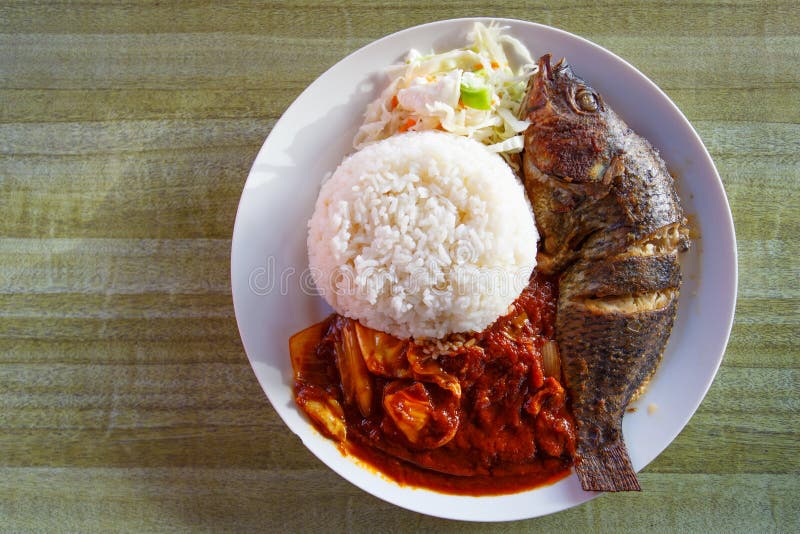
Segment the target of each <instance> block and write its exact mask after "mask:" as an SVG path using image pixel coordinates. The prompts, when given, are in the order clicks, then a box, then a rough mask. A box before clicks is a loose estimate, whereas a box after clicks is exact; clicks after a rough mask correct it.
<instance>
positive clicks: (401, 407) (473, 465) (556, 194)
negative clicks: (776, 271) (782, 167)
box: [289, 24, 689, 495]
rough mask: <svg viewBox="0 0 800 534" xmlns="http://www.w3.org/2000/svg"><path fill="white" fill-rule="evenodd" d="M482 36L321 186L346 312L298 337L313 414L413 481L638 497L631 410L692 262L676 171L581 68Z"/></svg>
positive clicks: (484, 31) (436, 64)
mask: <svg viewBox="0 0 800 534" xmlns="http://www.w3.org/2000/svg"><path fill="white" fill-rule="evenodd" d="M471 37H472V44H471V45H470V46H468V47H467V48H463V49H457V50H453V51H449V52H445V53H442V54H430V55H421V54H419V53H417V52H414V51H412V52H411V53H410V54H409V56H408V58H407V60H406V62H405V64H404V65H402V66H397V67H393V68H392V69H391V71H390V77H391V81H390V83H389V85H388V87H387V88H386V89H385V90H384V91H383V93H382V94H381V95H380V96H379V97H378V99H376V100H375V101H374V102H373V103H372V104H370V105H369V107H368V109H367V111H366V114H365V121H364V124H363V125H362V126H361V128H360V129H359V131H358V134H357V135H356V138H355V140H354V147H355V148H356V151H355V152H354V153H353V154H351V155H350V156H348V157H347V158H345V160H344V161H343V162H342V163H341V165H340V166H339V167H338V168H337V169H336V171H335V172H334V173H333V175H332V176H331V177H330V178H329V179H328V180H327V181H325V183H324V184H323V185H322V188H321V190H320V194H319V197H318V199H317V202H316V206H315V209H314V213H313V215H312V217H311V220H310V222H309V233H308V251H309V267H310V270H311V273H312V276H313V278H314V282H315V284H316V286H317V288H318V289H319V291H320V293H321V294H322V296H323V297H324V298H325V300H326V301H327V302H328V303H329V304H330V305H331V307H332V308H333V309H334V311H335V313H334V314H332V315H331V316H330V317H328V318H327V319H325V320H324V321H322V322H320V323H318V324H315V325H312V326H310V327H308V328H307V329H305V330H303V331H301V332H298V333H297V334H295V335H294V336H292V337H291V339H290V340H289V348H290V354H291V359H292V366H293V369H294V378H295V399H296V401H297V404H298V406H299V407H300V408H301V409H302V410H303V411H304V412H305V413H306V414H307V415H308V416H309V419H310V420H311V421H312V422H313V423H314V425H315V426H316V427H317V428H318V429H319V430H320V432H322V433H323V434H325V435H326V436H328V437H330V438H331V439H333V440H336V441H337V442H338V443H339V445H340V447H341V449H342V450H343V451H344V452H346V453H348V454H352V455H355V456H356V457H358V458H360V459H361V460H363V461H365V462H366V463H368V464H370V465H372V466H373V467H374V468H376V469H377V470H379V471H380V472H382V473H383V474H385V475H387V476H388V477H390V478H392V479H394V480H396V481H398V482H400V483H406V484H411V485H415V486H421V487H428V488H432V489H436V490H439V491H445V492H448V493H461V494H472V495H488V494H500V493H509V492H515V491H521V490H523V489H529V488H533V487H536V486H539V485H542V484H546V483H550V482H553V481H555V480H558V479H560V478H563V477H564V476H566V475H567V474H568V473H569V472H570V468H571V467H572V466H573V465H574V467H575V470H576V472H577V473H578V476H579V478H580V481H581V484H582V486H583V488H584V489H585V490H592V491H626V490H638V489H640V488H639V483H638V481H637V478H636V474H635V471H634V469H633V467H632V465H631V462H630V458H629V456H628V452H627V449H626V447H625V443H624V441H623V437H622V431H621V423H622V416H623V414H624V412H625V409H626V408H627V406H628V404H629V403H630V401H631V399H632V398H634V397H635V396H636V395H637V394H638V392H640V391H641V390H642V389H643V388H644V387H645V386H646V383H647V381H648V380H649V378H650V377H651V376H652V374H653V373H654V372H655V369H656V367H657V365H658V362H659V360H660V358H661V354H662V353H663V351H664V348H665V346H666V343H667V340H668V338H669V334H670V331H671V328H672V324H673V320H674V317H675V314H676V311H677V299H678V292H679V287H680V281H681V274H680V265H679V262H678V253H679V252H681V251H683V250H685V249H686V248H687V247H688V246H689V239H688V237H687V235H688V231H687V225H686V220H685V218H684V216H683V211H682V208H681V205H680V200H679V198H678V196H677V193H676V192H675V188H674V184H673V180H672V177H671V176H670V175H669V173H668V172H667V169H666V165H665V164H664V162H663V161H662V160H661V158H660V157H659V155H658V153H657V152H656V150H655V149H654V148H653V147H652V146H651V145H650V144H649V143H648V142H647V141H646V140H645V139H643V138H641V137H639V136H638V135H637V134H636V133H634V132H633V131H632V130H631V129H630V128H628V127H627V126H626V124H625V123H624V122H623V121H622V120H621V119H620V118H619V117H618V116H617V115H616V114H615V113H614V112H613V111H612V110H611V109H609V108H608V106H607V105H606V104H605V103H604V101H603V99H602V98H601V96H600V95H599V94H598V93H597V92H596V91H594V90H593V89H592V88H591V87H590V86H588V85H587V84H586V83H585V82H584V81H583V80H582V79H580V78H579V77H577V76H576V75H575V74H574V72H573V71H572V69H571V67H569V66H568V64H567V63H566V61H564V60H561V61H559V62H558V63H556V64H552V62H551V58H550V55H544V56H542V57H541V58H540V59H539V61H538V64H534V62H533V60H532V59H531V56H530V54H529V53H528V51H527V49H526V48H525V47H524V46H523V45H522V44H521V43H520V42H518V41H517V40H515V39H514V38H512V37H510V36H508V35H506V34H504V33H503V32H502V29H501V28H499V27H496V26H493V25H490V26H488V27H487V26H484V25H482V24H476V26H475V28H474V30H473V32H472V34H471ZM514 65H519V66H518V67H515V66H514Z"/></svg>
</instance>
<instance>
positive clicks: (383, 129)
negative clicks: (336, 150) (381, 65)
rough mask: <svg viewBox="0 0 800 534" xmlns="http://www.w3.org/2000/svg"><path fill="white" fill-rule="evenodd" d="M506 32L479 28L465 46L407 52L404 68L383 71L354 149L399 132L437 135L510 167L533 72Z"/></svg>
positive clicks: (522, 47) (522, 48) (520, 137)
mask: <svg viewBox="0 0 800 534" xmlns="http://www.w3.org/2000/svg"><path fill="white" fill-rule="evenodd" d="M506 29H507V28H505V27H501V26H498V25H496V24H490V25H489V26H486V25H484V24H481V23H480V22H478V23H476V24H475V27H474V28H473V30H472V31H471V32H470V34H469V35H468V39H469V40H470V42H471V44H470V45H469V46H467V47H465V48H458V49H455V50H450V51H449V52H444V53H441V54H433V53H432V54H428V55H423V54H421V53H419V52H418V51H416V50H413V49H412V50H411V51H410V52H409V53H408V56H407V57H406V60H405V62H404V63H401V64H399V65H394V66H392V67H390V68H389V70H388V75H389V78H390V80H391V82H390V84H389V86H388V87H386V89H384V90H383V92H382V93H381V95H380V96H379V97H378V98H377V99H376V100H374V101H373V102H371V103H370V104H369V105H368V106H367V111H366V113H365V117H364V124H363V125H362V126H361V127H360V128H359V130H358V133H357V134H356V136H355V139H354V140H353V146H354V147H355V148H356V149H360V148H362V147H364V146H366V145H368V144H370V143H372V142H375V141H379V140H381V139H386V138H387V137H390V136H392V135H394V134H396V133H402V132H406V131H424V130H443V131H446V132H451V133H454V134H458V135H463V136H466V137H470V138H472V139H475V140H477V141H480V142H482V143H484V144H486V145H488V147H489V149H490V150H492V151H494V152H497V153H499V154H501V155H502V156H503V157H505V158H506V160H507V161H509V162H511V158H510V157H509V155H510V154H514V153H518V152H520V151H521V150H522V146H523V135H522V132H524V131H525V129H527V127H528V125H529V123H528V121H524V120H519V119H517V117H516V114H517V111H518V110H519V107H520V103H521V102H522V99H523V97H524V96H525V88H526V85H527V83H528V78H530V76H531V75H532V74H534V73H535V72H536V69H537V67H536V65H535V63H534V61H533V59H532V58H531V55H530V52H529V51H528V49H527V48H526V47H525V45H523V44H522V43H521V42H519V41H518V40H517V39H515V38H513V37H511V36H510V35H507V34H504V33H503V31H504V30H506ZM506 51H508V52H510V53H511V54H512V55H513V56H514V57H513V58H512V60H513V62H514V63H515V64H516V65H518V66H517V67H515V68H514V67H512V64H511V63H512V61H510V58H509V57H508V56H507V55H506Z"/></svg>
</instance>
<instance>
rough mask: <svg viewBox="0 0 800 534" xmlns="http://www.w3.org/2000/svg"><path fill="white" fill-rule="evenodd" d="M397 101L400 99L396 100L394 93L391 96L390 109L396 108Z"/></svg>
mask: <svg viewBox="0 0 800 534" xmlns="http://www.w3.org/2000/svg"><path fill="white" fill-rule="evenodd" d="M399 103H400V101H399V100H397V95H394V96H393V97H392V109H394V108H396V107H397V104H399Z"/></svg>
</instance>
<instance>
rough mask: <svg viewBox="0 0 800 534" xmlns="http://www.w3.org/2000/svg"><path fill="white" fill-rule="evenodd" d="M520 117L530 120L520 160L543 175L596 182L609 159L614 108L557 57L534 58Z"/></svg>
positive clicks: (572, 180)
mask: <svg viewBox="0 0 800 534" xmlns="http://www.w3.org/2000/svg"><path fill="white" fill-rule="evenodd" d="M521 111H522V113H521V115H522V116H523V117H524V118H526V119H528V120H529V121H530V122H531V126H530V128H529V129H528V131H527V132H526V139H525V158H526V160H527V161H526V164H527V165H533V166H534V167H535V170H538V171H539V172H540V173H542V174H544V175H548V176H550V177H553V178H556V179H558V180H561V181H563V182H566V183H571V184H589V183H592V182H600V181H602V179H603V175H604V173H605V170H606V169H607V167H608V164H609V162H610V160H611V158H612V157H613V154H611V150H610V148H609V145H610V143H609V141H610V134H611V132H610V127H609V125H613V124H615V123H616V122H617V121H615V120H613V112H612V111H611V110H610V109H608V108H607V107H606V105H605V104H604V102H603V98H602V97H601V96H600V94H599V93H598V92H597V91H595V90H594V89H593V88H592V87H590V86H589V85H588V84H587V83H586V82H585V81H583V80H582V79H581V78H580V77H578V76H577V75H576V74H575V73H574V72H573V70H572V67H571V66H570V65H569V64H568V63H567V62H566V61H565V60H564V59H562V60H561V61H559V62H558V63H556V64H555V65H553V64H552V63H551V56H550V54H546V55H544V56H542V57H541V58H540V59H539V70H538V71H537V72H536V74H534V75H533V76H532V77H531V79H530V81H529V84H528V92H527V95H526V97H525V101H524V102H523V107H522V109H521Z"/></svg>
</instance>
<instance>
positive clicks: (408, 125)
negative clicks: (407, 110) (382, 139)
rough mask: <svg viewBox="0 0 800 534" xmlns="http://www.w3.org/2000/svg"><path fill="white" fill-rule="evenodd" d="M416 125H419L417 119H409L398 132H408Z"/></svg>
mask: <svg viewBox="0 0 800 534" xmlns="http://www.w3.org/2000/svg"><path fill="white" fill-rule="evenodd" d="M415 124H417V119H415V118H413V117H412V118H410V119H408V120H407V121H406V122H405V123H404V124H401V125H400V128H398V129H397V131H398V132H400V133H402V132H407V131H408V129H409V128H411V127H413V126H414V125H415Z"/></svg>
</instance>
